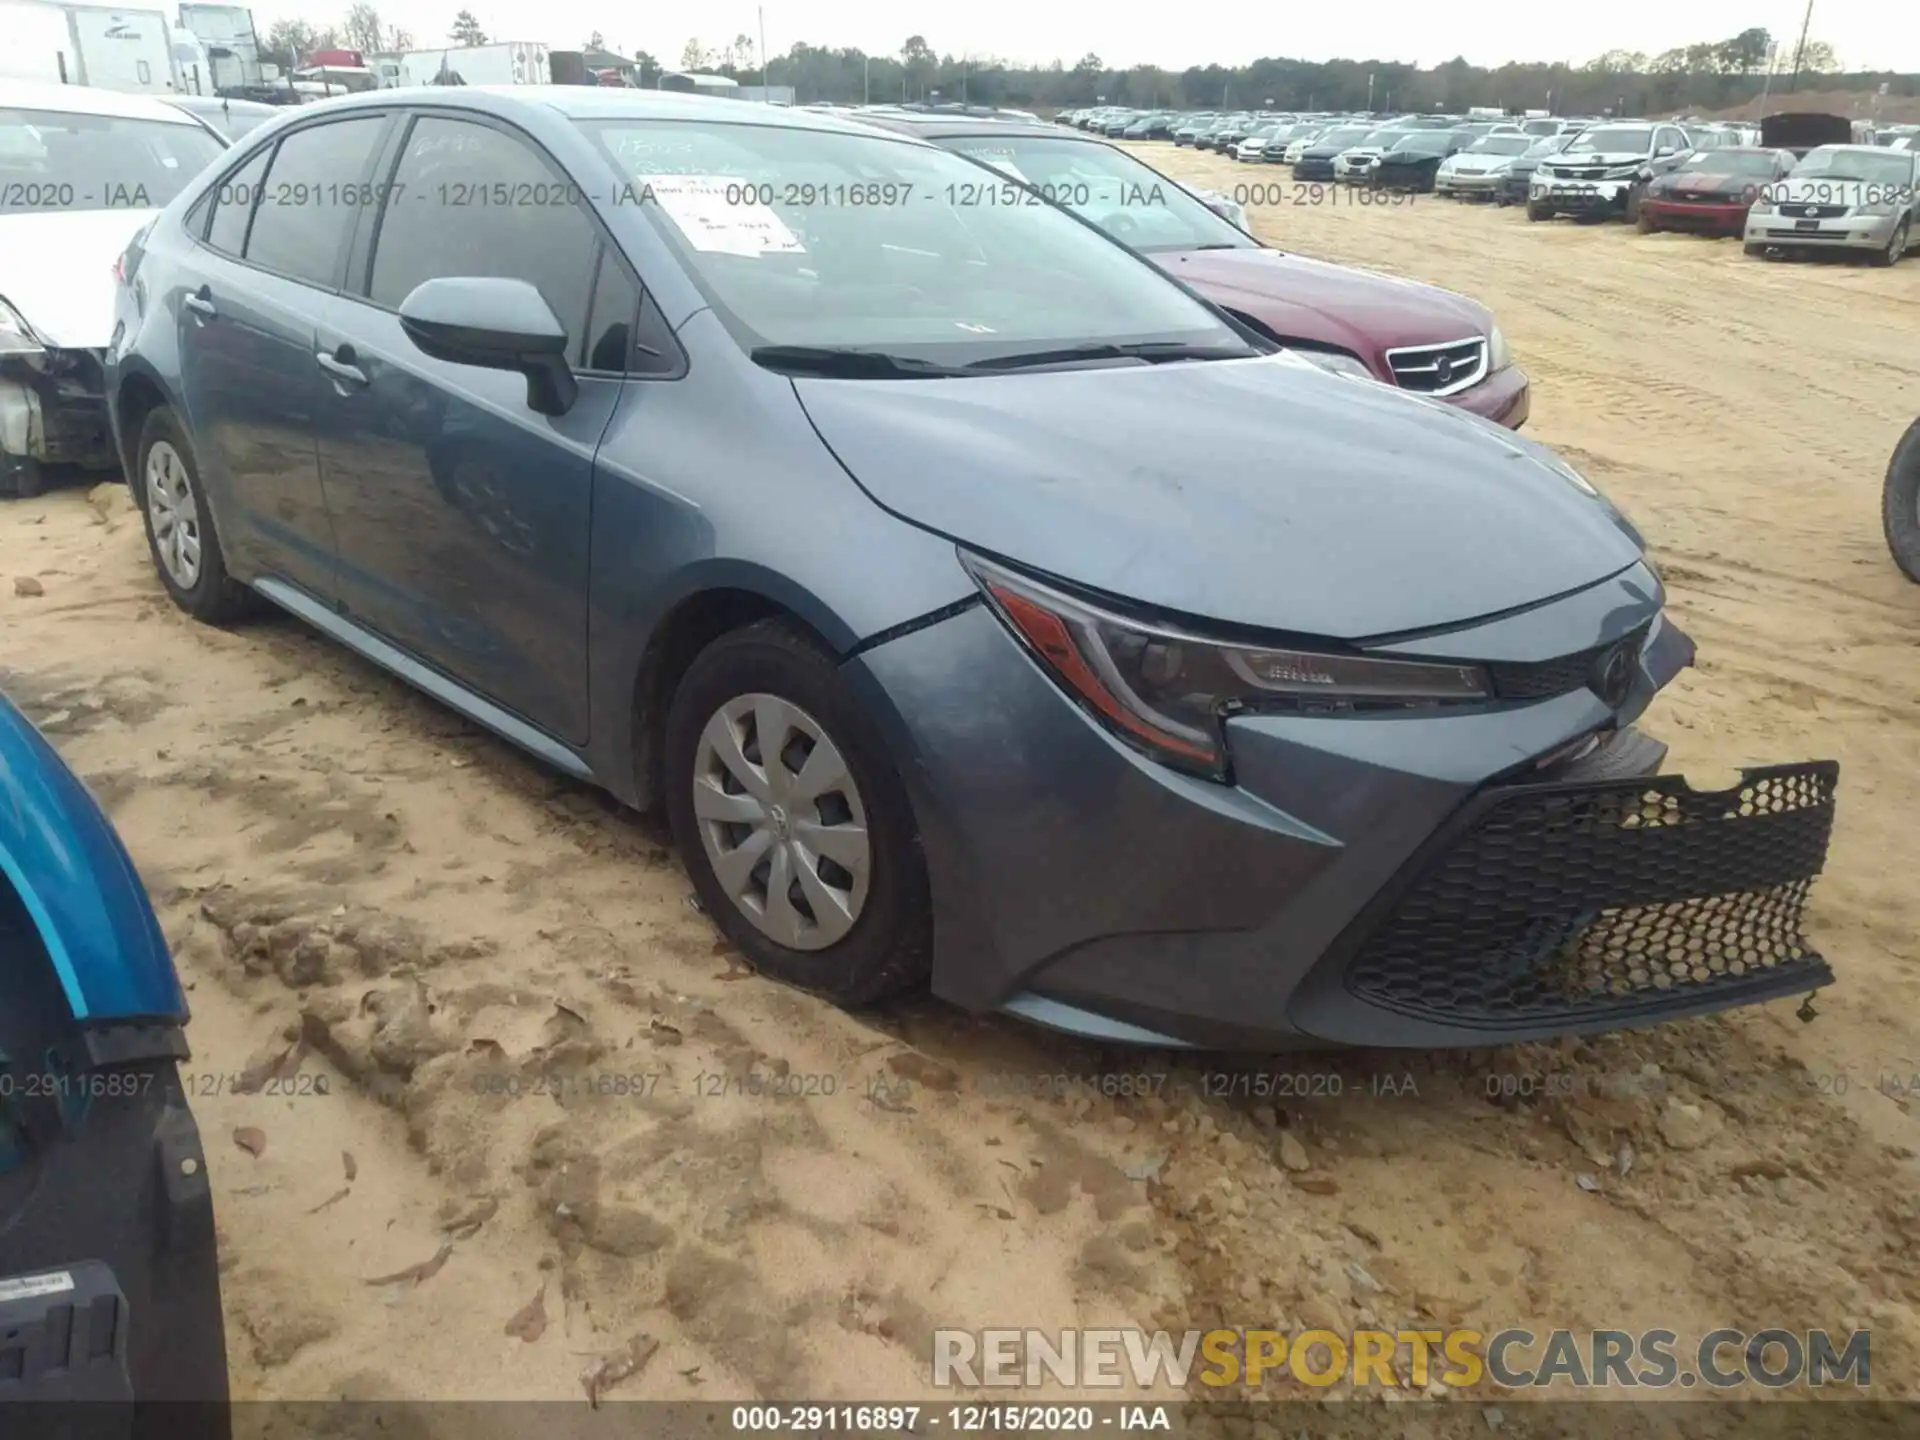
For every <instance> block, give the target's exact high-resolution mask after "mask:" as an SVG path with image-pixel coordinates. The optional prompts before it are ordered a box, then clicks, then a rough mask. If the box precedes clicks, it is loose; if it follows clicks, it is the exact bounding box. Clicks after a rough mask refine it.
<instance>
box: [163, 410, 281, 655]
mask: <svg viewBox="0 0 1920 1440" xmlns="http://www.w3.org/2000/svg"><path fill="white" fill-rule="evenodd" d="M162 441H165V442H166V443H167V444H169V445H171V446H172V447H173V449H174V453H175V454H177V455H178V456H179V457H180V459H181V462H182V464H183V465H184V466H185V469H186V473H187V488H188V489H189V490H190V491H191V492H192V495H193V504H194V509H195V511H196V512H197V516H196V521H197V524H198V527H199V533H200V570H199V574H198V575H197V576H196V578H195V580H194V583H193V584H192V586H190V587H188V586H182V585H180V584H179V583H178V582H177V581H175V580H174V578H173V576H172V575H170V574H168V573H167V567H166V565H165V563H164V562H162V560H161V559H160V542H159V541H158V540H157V539H156V538H155V536H154V528H153V509H154V507H153V504H152V497H151V496H150V495H149V494H148V493H147V481H146V475H147V458H148V456H149V454H150V453H151V452H152V450H153V447H154V446H155V445H157V444H159V443H160V442H162ZM133 463H134V469H133V477H132V479H133V492H134V495H135V497H136V498H137V499H138V500H139V502H140V515H141V518H142V520H143V521H144V522H145V524H146V530H147V553H148V554H149V555H150V556H151V557H152V559H153V573H154V574H156V575H158V576H159V577H160V583H161V585H162V586H164V587H165V588H166V592H167V594H168V595H169V596H171V597H172V599H173V603H174V604H176V605H178V606H179V607H180V608H181V609H182V610H184V611H186V612H187V614H189V615H191V616H193V618H194V619H196V620H198V621H200V622H201V623H202V624H206V625H229V624H232V623H233V622H234V621H236V620H243V619H245V618H246V617H247V616H249V615H253V614H257V613H258V612H259V610H260V609H261V601H260V599H259V597H258V596H256V595H255V594H254V593H253V591H251V590H249V589H248V588H247V587H246V586H244V585H242V584H241V583H240V582H239V581H238V580H235V579H233V578H232V577H231V576H229V575H228V574H227V557H226V553H225V552H224V551H223V550H222V549H221V548H220V535H219V532H218V531H217V530H216V529H215V528H214V521H213V511H212V510H211V509H210V508H209V507H208V505H207V492H206V488H205V486H203V485H202V484H201V483H200V462H199V460H198V458H197V457H196V456H195V455H194V451H193V442H192V441H191V440H190V439H188V438H187V431H186V427H185V426H184V425H182V424H181V423H180V420H179V417H178V416H176V415H175V414H174V413H173V410H172V408H171V407H169V406H166V405H156V406H155V407H154V408H153V409H152V410H150V411H148V412H147V419H146V423H145V424H143V425H142V426H141V427H140V439H139V441H138V442H137V443H136V445H135V446H134V451H133Z"/></svg>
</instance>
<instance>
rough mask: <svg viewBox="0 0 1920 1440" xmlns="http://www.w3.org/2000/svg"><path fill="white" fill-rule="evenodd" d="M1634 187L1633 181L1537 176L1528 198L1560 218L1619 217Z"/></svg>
mask: <svg viewBox="0 0 1920 1440" xmlns="http://www.w3.org/2000/svg"><path fill="white" fill-rule="evenodd" d="M1632 188H1633V182H1632V181H1631V180H1548V179H1542V178H1541V177H1540V176H1539V175H1537V174H1536V175H1535V176H1534V177H1533V180H1532V183H1531V184H1530V185H1529V186H1528V189H1527V199H1528V201H1529V202H1530V203H1531V204H1534V205H1539V206H1542V207H1544V208H1546V209H1549V210H1551V211H1553V212H1554V213H1555V214H1557V215H1619V214H1623V213H1625V211H1626V208H1627V191H1629V190H1631V189H1632Z"/></svg>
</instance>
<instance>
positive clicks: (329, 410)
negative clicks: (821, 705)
mask: <svg viewBox="0 0 1920 1440" xmlns="http://www.w3.org/2000/svg"><path fill="white" fill-rule="evenodd" d="M394 148H395V151H396V158H395V160H394V164H393V168H392V169H391V170H390V171H388V170H386V169H385V168H384V167H383V170H382V174H383V177H384V183H385V184H386V186H387V190H386V194H387V197H388V198H387V201H386V205H385V208H384V209H383V210H382V212H381V213H380V215H379V221H378V225H377V226H376V227H373V228H372V229H371V233H370V234H369V236H368V237H367V241H368V243H366V244H365V245H363V246H361V247H360V250H359V253H357V254H356V256H355V261H354V281H355V283H354V286H353V289H354V291H355V293H354V294H353V295H351V296H343V297H340V298H339V299H337V300H335V301H333V302H331V303H330V304H329V306H328V307H327V309H326V311H325V313H324V314H323V316H322V317H321V321H320V326H319V336H318V346H319V351H320V353H321V354H323V355H326V356H328V357H329V358H330V360H331V362H332V364H333V366H334V367H335V374H336V376H339V375H341V374H342V373H343V372H350V373H348V374H347V375H346V378H336V380H335V382H334V383H333V384H332V385H331V387H330V391H329V394H328V395H327V397H326V401H325V404H324V406H323V410H322V415H323V424H322V426H321V430H322V440H321V444H320V464H321V471H322V475H323V477H324V481H325V486H326V494H327V502H328V506H329V510H330V513H331V515H332V518H333V522H334V526H335V530H336V533H337V534H338V537H339V554H340V593H341V600H342V602H343V606H344V608H345V609H346V610H347V611H348V612H349V613H351V614H352V615H353V616H354V618H356V619H357V620H359V621H360V622H361V623H363V624H365V625H367V626H368V627H370V628H371V629H373V630H375V631H377V632H379V633H380V634H381V635H382V636H384V637H385V638H386V639H388V640H389V641H391V642H392V643H394V644H397V645H399V646H400V647H401V648H403V649H405V650H407V651H409V652H411V653H412V654H414V655H415V656H418V657H419V658H420V659H422V660H425V661H426V662H427V663H428V664H430V665H432V666H433V667H434V668H435V669H438V670H440V671H441V672H442V673H444V674H446V675H449V676H451V677H452V678H453V679H455V680H457V681H459V682H460V683H461V684H462V685H464V686H466V687H467V688H468V689H471V690H473V691H475V692H477V693H478V694H480V695H482V696H484V697H486V698H487V699H489V700H491V701H492V702H493V703H495V704H497V705H500V706H503V707H505V708H506V709H508V710H510V711H512V712H514V713H515V714H517V715H519V716H520V717H522V718H523V719H525V720H528V721H530V722H532V723H533V724H534V725H536V726H538V727H539V728H540V729H542V730H544V731H545V732H547V733H548V734H549V735H552V736H554V737H556V738H559V739H561V740H565V741H568V742H569V743H574V744H578V743H582V742H584V741H585V740H586V738H587V580H588V528H589V520H590V518H591V502H592V497H593V462H594V454H595V451H596V449H597V448H598V446H599V443H600V437H601V435H602V433H603V432H604V431H605V430H606V428H607V423H608V421H609V420H610V419H611V418H612V415H613V412H614V407H615V406H616V405H617V404H618V402H619V399H620V390H621V386H620V380H619V378H618V376H619V373H620V371H621V368H622V367H621V366H620V365H619V364H618V363H615V364H613V365H611V366H610V367H609V366H608V365H605V364H601V363H598V361H599V360H602V359H604V358H605V357H604V355H599V356H597V355H596V348H597V347H598V346H599V343H600V337H598V336H593V335H590V334H589V331H590V323H589V310H590V307H591V306H592V305H593V303H594V301H595V296H596V288H598V290H599V291H600V292H601V294H602V296H603V297H604V296H605V295H607V294H611V293H613V292H614V291H615V290H616V289H617V288H618V285H619V284H620V283H625V284H626V285H627V286H628V287H629V290H628V292H627V293H630V294H632V295H633V296H635V297H637V295H638V290H637V288H632V286H633V282H632V280H631V278H630V277H628V276H625V275H624V274H623V271H622V264H621V261H620V260H619V257H618V255H617V254H614V253H611V252H609V251H608V250H607V247H606V244H605V241H604V237H603V235H602V233H601V232H600V229H599V227H598V224H597V222H596V221H595V220H594V219H593V218H592V217H591V216H590V214H589V213H588V211H587V210H586V209H585V207H584V206H583V205H582V204H581V203H579V199H578V195H577V191H576V188H575V187H574V186H572V185H571V184H570V182H569V181H568V179H567V177H566V175H565V173H564V172H563V171H561V170H560V169H559V168H558V166H557V165H555V164H554V162H553V161H552V160H551V159H550V158H549V157H547V155H546V154H545V153H544V152H543V151H542V150H540V149H539V148H538V147H537V146H536V145H535V143H534V142H533V141H532V140H531V139H529V138H528V137H527V136H526V135H524V134H523V133H521V132H520V131H518V130H516V129H514V128H512V127H510V126H507V125H505V124H502V123H498V122H495V121H493V120H491V119H487V118H483V117H480V116H477V115H475V114H473V113H472V112H452V111H447V112H436V111H431V110H424V109H422V110H417V111H414V112H412V115H411V119H410V120H409V122H408V128H407V130H406V132H405V134H404V135H403V136H400V137H397V140H396V145H395V147H394ZM454 276H493V277H505V278H510V279H517V280H525V281H527V282H529V283H530V284H532V285H533V286H534V287H535V288H536V289H538V290H539V291H540V293H541V295H542V296H543V297H544V298H545V299H546V301H547V304H548V305H549V307H551V309H552V310H553V313H554V314H555V316H556V317H558V318H559V320H560V322H561V324H562V325H564V326H565V327H566V329H567V333H568V334H569V335H570V336H571V337H572V338H573V340H574V351H573V354H572V357H571V358H572V362H573V365H574V367H575V369H576V371H577V372H578V373H579V380H580V394H579V399H578V400H577V401H576V403H575V404H574V406H573V408H572V409H571V410H569V411H568V412H567V413H566V414H565V415H558V416H548V415H542V414H539V413H537V412H536V411H534V410H532V409H530V408H528V405H527V382H526V380H525V379H524V378H523V377H522V376H520V375H517V374H512V373H509V372H507V371H502V370H485V369H480V368H477V367H474V366H469V365H454V364H449V363H447V362H444V361H440V360H435V359H431V358H429V357H428V356H427V355H425V354H423V353H422V352H421V351H420V350H418V349H417V348H415V346H414V344H413V342H412V341H411V340H409V339H408V338H407V336H406V334H405V333H404V332H403V331H402V329H401V327H400V317H399V314H398V310H399V307H400V304H401V302H402V301H404V300H405V299H406V297H407V296H408V294H410V293H411V292H412V291H413V289H414V288H415V287H416V286H418V285H419V284H421V283H422V282H423V281H426V280H432V279H439V278H445V277H454ZM627 309H628V319H627V322H626V326H627V328H626V330H625V331H623V332H622V333H623V334H630V333H631V328H632V321H631V311H632V307H631V306H630V305H629V306H628V307H627ZM616 348H617V347H616ZM354 376H357V377H358V378H357V379H355V378H353V377H354Z"/></svg>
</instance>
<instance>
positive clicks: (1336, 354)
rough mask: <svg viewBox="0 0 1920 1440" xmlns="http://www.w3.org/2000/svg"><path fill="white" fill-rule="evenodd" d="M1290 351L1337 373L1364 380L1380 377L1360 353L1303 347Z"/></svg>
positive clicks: (1323, 368)
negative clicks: (1369, 367)
mask: <svg viewBox="0 0 1920 1440" xmlns="http://www.w3.org/2000/svg"><path fill="white" fill-rule="evenodd" d="M1288 353H1290V354H1293V355H1298V356H1299V357H1300V358H1301V359H1302V360H1305V361H1308V362H1310V363H1311V364H1314V365H1318V366H1319V367H1320V368H1321V369H1322V370H1331V371H1332V372H1333V373H1334V374H1336V375H1353V376H1357V377H1358V378H1360V379H1362V380H1373V379H1376V378H1378V377H1376V376H1375V375H1374V373H1373V371H1371V370H1369V369H1368V368H1367V366H1366V362H1365V361H1363V360H1362V359H1361V358H1360V357H1359V356H1358V355H1349V354H1348V353H1347V352H1346V351H1344V350H1308V349H1304V348H1303V349H1298V350H1290V351H1289V352H1288Z"/></svg>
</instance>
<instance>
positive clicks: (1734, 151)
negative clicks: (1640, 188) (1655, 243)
mask: <svg viewBox="0 0 1920 1440" xmlns="http://www.w3.org/2000/svg"><path fill="white" fill-rule="evenodd" d="M1793 167H1794V159H1793V156H1791V155H1789V154H1788V153H1787V152H1786V151H1785V150H1761V149H1757V148H1756V149H1748V148H1746V147H1743V146H1725V147H1722V148H1719V149H1715V150H1699V151H1695V152H1694V153H1693V154H1691V155H1689V156H1687V158H1686V159H1684V160H1682V161H1681V162H1680V163H1679V164H1678V165H1676V166H1675V167H1674V168H1673V169H1672V170H1669V171H1668V172H1667V173H1666V174H1665V175H1662V176H1660V177H1659V178H1658V179H1655V180H1653V181H1652V182H1650V183H1649V184H1648V186H1647V188H1646V190H1645V192H1644V193H1643V194H1642V195H1641V197H1640V204H1639V207H1638V208H1639V219H1638V224H1639V228H1640V231H1641V233H1642V234H1650V233H1652V232H1653V231H1656V230H1687V231H1691V232H1693V233H1695V234H1700V235H1740V234H1743V233H1744V232H1745V229H1746V224H1747V211H1748V210H1749V208H1751V207H1752V205H1753V204H1754V202H1755V201H1757V200H1758V199H1759V198H1760V197H1761V195H1762V194H1765V193H1768V192H1769V191H1770V189H1771V187H1772V186H1773V185H1774V184H1775V183H1776V182H1778V181H1780V180H1784V179H1785V178H1786V177H1787V176H1788V175H1790V174H1792V173H1793Z"/></svg>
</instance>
